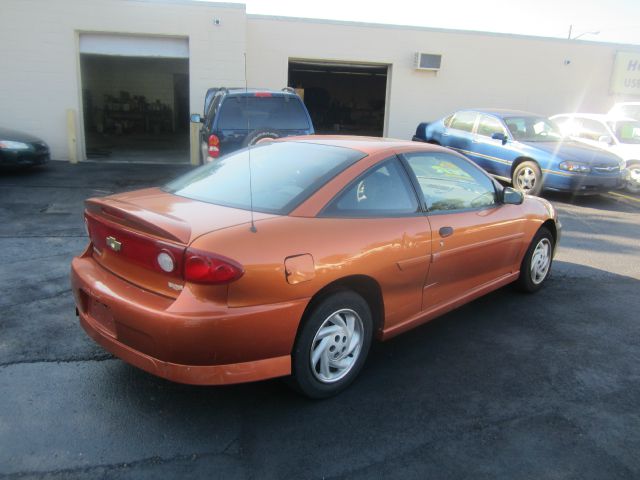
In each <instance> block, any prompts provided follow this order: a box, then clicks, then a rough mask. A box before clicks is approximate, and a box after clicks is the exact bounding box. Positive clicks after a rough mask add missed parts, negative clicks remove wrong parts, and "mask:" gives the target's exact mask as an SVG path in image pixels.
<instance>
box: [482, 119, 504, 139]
mask: <svg viewBox="0 0 640 480" xmlns="http://www.w3.org/2000/svg"><path fill="white" fill-rule="evenodd" d="M494 133H502V134H503V135H506V134H507V132H505V131H504V127H503V126H502V123H501V122H500V120H498V119H497V118H494V117H489V116H487V115H482V116H481V117H480V123H479V124H478V135H482V136H484V137H491V135H493V134H494Z"/></svg>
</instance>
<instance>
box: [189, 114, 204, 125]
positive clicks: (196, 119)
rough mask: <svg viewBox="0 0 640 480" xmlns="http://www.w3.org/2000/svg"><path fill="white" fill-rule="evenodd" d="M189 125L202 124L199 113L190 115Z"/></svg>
mask: <svg viewBox="0 0 640 480" xmlns="http://www.w3.org/2000/svg"><path fill="white" fill-rule="evenodd" d="M191 123H202V117H201V116H200V114H199V113H192V114H191Z"/></svg>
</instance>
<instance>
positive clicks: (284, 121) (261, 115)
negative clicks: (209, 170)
mask: <svg viewBox="0 0 640 480" xmlns="http://www.w3.org/2000/svg"><path fill="white" fill-rule="evenodd" d="M204 111H205V114H204V117H201V116H200V115H198V114H193V115H191V121H192V122H195V123H200V122H201V123H202V129H201V131H200V144H201V153H202V159H203V161H204V162H211V161H213V160H214V159H216V158H218V157H220V156H222V155H226V154H227V153H230V152H233V151H235V150H238V149H240V148H243V147H247V146H250V145H254V144H255V143H257V142H258V141H259V140H262V139H265V138H279V137H288V136H291V135H311V134H313V133H314V129H313V124H312V122H311V117H310V116H309V112H308V111H307V108H306V107H305V106H304V103H303V101H302V99H301V98H300V97H299V96H298V95H297V94H296V93H295V91H294V90H293V89H291V88H285V89H283V90H257V89H245V88H212V89H209V90H208V91H207V95H206V96H205V110H204Z"/></svg>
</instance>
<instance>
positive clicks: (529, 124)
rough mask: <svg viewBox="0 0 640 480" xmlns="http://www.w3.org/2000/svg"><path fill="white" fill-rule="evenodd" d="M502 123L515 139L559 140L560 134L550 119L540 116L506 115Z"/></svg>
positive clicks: (533, 140) (534, 140) (530, 140)
mask: <svg viewBox="0 0 640 480" xmlns="http://www.w3.org/2000/svg"><path fill="white" fill-rule="evenodd" d="M504 123H505V124H506V125H507V128H509V131H510V132H511V135H512V136H513V138H514V139H515V140H518V141H521V142H559V141H560V140H562V134H561V133H560V130H558V127H557V126H556V125H555V124H554V123H552V122H551V121H550V120H547V119H546V118H542V117H507V118H505V119H504Z"/></svg>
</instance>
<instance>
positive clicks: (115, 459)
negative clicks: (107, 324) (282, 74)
mask: <svg viewBox="0 0 640 480" xmlns="http://www.w3.org/2000/svg"><path fill="white" fill-rule="evenodd" d="M186 169H188V167H184V166H183V167H176V166H167V165H164V166H148V165H147V166H144V165H126V164H125V165H123V164H80V165H77V166H73V165H69V164H66V163H60V162H52V163H51V164H50V165H48V166H47V167H46V168H43V169H40V170H34V171H28V172H21V173H9V174H3V175H2V176H1V177H0V198H1V199H2V201H1V203H0V392H1V394H0V477H2V478H20V479H23V478H47V479H63V478H64V479H66V478H114V479H128V478H136V479H138V478H143V479H144V478H184V479H187V478H203V477H206V478H225V479H227V478H260V479H269V478H350V479H351V478H356V479H357V478H363V479H364V478H379V477H387V478H391V477H394V478H409V479H410V478H416V479H418V478H420V479H423V478H438V479H462V478H474V479H481V478H487V479H495V478H505V479H515V478H532V479H533V478H535V479H539V478H554V479H612V478H630V479H631V478H640V455H639V454H638V452H640V409H639V405H640V340H639V338H640V316H639V315H638V311H639V310H640V288H639V287H640V242H639V241H638V239H639V238H640V201H639V199H638V198H637V197H632V196H628V195H625V194H619V193H617V194H616V193H612V194H608V195H606V196H598V197H585V198H577V199H573V198H571V197H570V196H566V195H562V196H561V195H547V196H546V197H547V198H548V199H549V200H551V201H552V202H553V203H554V204H555V205H556V207H557V208H558V210H559V213H560V218H561V221H562V223H563V227H564V230H563V239H562V242H561V246H560V249H559V251H558V254H557V256H556V260H555V262H554V266H553V273H552V277H551V278H550V279H549V281H548V283H547V285H546V287H545V288H544V289H543V290H542V291H541V292H539V293H538V294H535V295H524V294H520V293H517V292H515V291H514V290H513V289H512V288H509V287H507V288H503V289H501V290H499V291H497V292H494V293H492V294H490V295H488V296H486V297H484V298H482V299H479V300H477V301H475V302H473V303H471V304H468V305H466V306H464V307H462V308H460V309H458V310H457V311H454V312H452V313H450V314H448V315H445V316H444V317H441V318H440V319H438V320H435V321H433V322H431V323H429V324H427V325H424V326H422V327H420V328H417V329H415V330H413V331H411V332H409V333H406V334H404V335H402V336H400V337H397V338H395V339H393V340H391V341H389V342H387V343H383V344H377V345H375V346H374V348H373V350H372V352H371V355H370V358H369V360H368V363H367V365H366V366H365V369H364V370H363V372H362V374H361V375H360V377H359V378H358V380H356V382H355V383H354V384H353V386H352V387H351V388H349V389H348V390H347V391H345V392H344V393H343V394H341V395H339V396H338V397H335V398H332V399H329V400H326V401H321V402H316V401H310V400H307V399H305V398H303V397H301V396H299V395H297V394H296V393H294V392H292V391H291V390H289V389H288V388H287V387H286V386H285V385H284V384H283V382H282V381H280V380H273V381H267V382H260V383H254V384H247V385H237V386H231V387H193V386H186V385H179V384H174V383H170V382H168V381H165V380H162V379H159V378H155V377H153V376H151V375H148V374H146V373H144V372H142V371H140V370H137V369H135V368H133V367H130V366H128V365H126V364H125V363H123V362H121V361H120V360H117V359H114V358H113V357H111V356H110V355H109V354H107V353H106V352H104V351H103V350H102V349H101V348H100V347H98V346H97V345H95V344H94V343H93V342H92V341H91V340H89V339H88V337H86V335H85V334H84V332H83V331H82V329H81V328H80V326H79V325H78V322H77V318H76V316H75V314H74V304H73V299H72V296H71V293H70V290H69V280H68V273H69V263H70V261H71V258H72V257H73V256H74V255H76V254H78V253H80V252H81V250H82V249H83V248H84V246H85V245H86V243H87V239H86V235H85V233H84V226H83V221H82V208H83V205H82V201H83V200H84V199H85V198H87V197H91V196H100V195H106V194H108V193H111V192H116V191H122V190H127V189H134V188H138V187H143V186H149V185H158V184H160V183H163V182H164V181H166V180H168V179H170V178H172V177H173V176H175V175H176V174H178V173H179V172H181V171H185V170H186Z"/></svg>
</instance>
